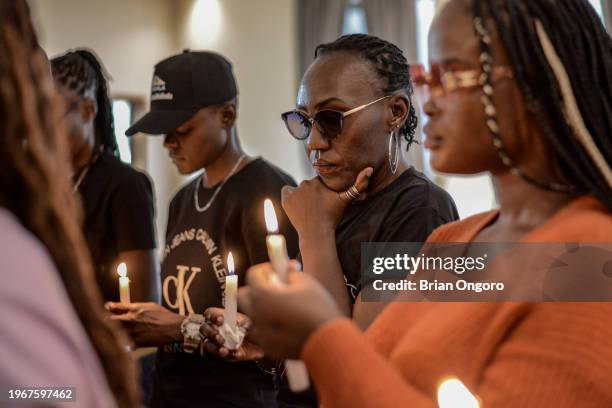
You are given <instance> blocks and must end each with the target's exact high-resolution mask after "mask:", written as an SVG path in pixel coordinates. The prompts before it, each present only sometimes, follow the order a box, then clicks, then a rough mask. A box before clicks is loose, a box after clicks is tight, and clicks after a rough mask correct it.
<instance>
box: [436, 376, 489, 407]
mask: <svg viewBox="0 0 612 408" xmlns="http://www.w3.org/2000/svg"><path fill="white" fill-rule="evenodd" d="M438 405H439V406H440V408H479V407H480V403H479V402H478V399H476V397H475V396H474V395H472V393H471V392H470V390H468V389H467V387H466V386H465V385H464V384H463V383H462V382H461V381H460V380H459V379H457V378H449V379H447V380H445V381H443V382H442V384H440V387H439V388H438Z"/></svg>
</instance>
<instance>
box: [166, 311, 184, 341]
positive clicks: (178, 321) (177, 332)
mask: <svg viewBox="0 0 612 408" xmlns="http://www.w3.org/2000/svg"><path fill="white" fill-rule="evenodd" d="M185 319H187V318H186V317H185V316H181V315H178V314H177V315H176V316H175V319H173V321H172V322H171V323H170V325H168V327H167V336H168V338H169V339H170V342H171V343H174V342H176V343H182V342H183V340H184V337H183V331H182V329H181V327H182V325H183V322H184V321H185Z"/></svg>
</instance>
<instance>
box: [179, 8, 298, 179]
mask: <svg viewBox="0 0 612 408" xmlns="http://www.w3.org/2000/svg"><path fill="white" fill-rule="evenodd" d="M178 5H180V7H179V6H178ZM177 8H178V21H179V27H180V30H179V42H180V45H181V48H191V49H199V50H211V51H216V52H219V53H221V54H223V55H225V56H226V57H227V58H228V59H229V60H230V61H231V62H232V63H233V65H234V73H235V75H236V78H237V80H238V92H239V106H238V132H239V133H238V134H239V136H240V139H241V140H242V143H243V147H244V148H245V150H246V151H247V152H248V153H249V154H252V155H261V156H263V157H264V158H266V159H268V160H270V161H271V162H272V163H274V164H276V165H278V166H279V167H281V168H282V169H284V170H285V171H287V172H288V173H290V174H291V175H293V177H294V178H296V179H298V180H301V179H303V178H304V177H305V176H306V174H305V172H304V166H303V163H304V162H303V161H301V160H300V159H301V156H302V155H304V153H303V150H301V149H302V147H301V144H299V143H297V142H296V141H295V140H293V138H291V136H290V135H289V133H288V132H287V130H286V129H285V125H284V124H283V123H282V121H281V119H280V114H281V113H282V112H285V111H287V110H289V109H292V108H293V107H294V106H295V97H296V92H297V79H296V72H297V70H298V68H297V47H296V45H297V41H296V36H297V29H296V27H297V20H296V2H295V1H294V0H265V1H249V0H181V1H179V2H177ZM195 17H197V18H196V19H195V20H194V18H195Z"/></svg>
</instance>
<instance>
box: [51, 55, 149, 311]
mask: <svg viewBox="0 0 612 408" xmlns="http://www.w3.org/2000/svg"><path fill="white" fill-rule="evenodd" d="M51 68H52V71H53V77H54V79H55V83H56V85H57V88H58V91H59V93H60V94H61V95H62V97H63V98H64V100H65V102H66V106H68V108H67V109H66V112H65V115H64V121H65V122H66V125H67V127H68V132H69V138H68V140H69V146H70V152H71V157H72V165H73V168H74V176H73V183H74V184H73V190H74V191H75V193H76V192H77V191H78V193H79V194H80V196H81V198H82V201H83V206H84V209H85V222H84V232H85V238H86V239H87V243H88V246H89V249H90V251H91V254H92V257H93V260H94V264H95V267H96V279H97V282H98V285H99V286H100V289H101V290H102V294H103V297H104V300H105V301H117V300H119V289H118V285H117V273H116V267H117V265H118V264H119V263H120V262H125V263H126V264H127V267H128V271H129V277H130V280H131V281H132V283H131V285H130V287H131V297H132V301H135V302H145V301H153V302H155V301H159V286H160V285H159V261H158V259H157V255H156V251H155V247H156V239H155V226H154V225H155V220H154V218H155V210H154V198H153V188H152V185H151V182H150V181H149V179H148V177H147V176H146V175H145V174H143V173H141V172H139V171H137V170H135V169H134V168H132V167H131V166H129V165H127V164H125V163H123V162H122V161H121V160H120V159H119V157H118V156H119V151H118V148H117V142H116V139H115V129H114V121H113V112H112V105H111V101H110V99H109V95H108V84H107V80H106V78H105V74H104V69H103V67H102V65H101V63H100V61H99V60H98V58H96V56H95V55H94V53H93V52H92V51H89V50H86V49H77V50H72V51H70V52H67V53H66V54H64V55H61V56H58V57H56V58H53V59H52V60H51Z"/></svg>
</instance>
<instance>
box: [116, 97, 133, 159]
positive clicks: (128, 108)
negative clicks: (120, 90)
mask: <svg viewBox="0 0 612 408" xmlns="http://www.w3.org/2000/svg"><path fill="white" fill-rule="evenodd" d="M133 110H134V107H133V104H132V103H131V102H130V101H128V100H127V99H115V100H114V101H113V116H114V118H115V140H116V141H117V146H118V147H119V156H120V158H121V161H123V162H124V163H127V164H132V146H131V143H130V139H129V138H128V137H127V136H126V135H125V131H126V130H127V128H129V127H130V124H131V123H132V116H133Z"/></svg>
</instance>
